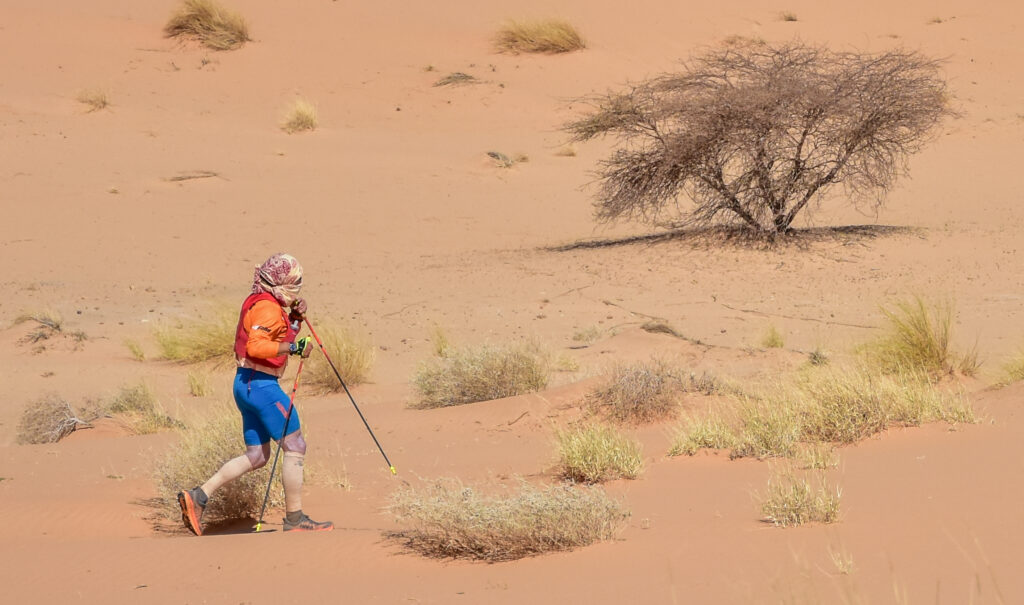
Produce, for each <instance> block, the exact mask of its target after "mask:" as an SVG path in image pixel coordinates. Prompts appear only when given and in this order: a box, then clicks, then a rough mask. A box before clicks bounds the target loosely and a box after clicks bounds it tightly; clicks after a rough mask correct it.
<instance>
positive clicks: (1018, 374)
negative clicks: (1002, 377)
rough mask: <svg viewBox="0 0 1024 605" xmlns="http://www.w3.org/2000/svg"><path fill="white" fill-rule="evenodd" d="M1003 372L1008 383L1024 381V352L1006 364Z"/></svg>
mask: <svg viewBox="0 0 1024 605" xmlns="http://www.w3.org/2000/svg"><path fill="white" fill-rule="evenodd" d="M1003 372H1004V373H1005V374H1006V382H1007V383H1010V382H1017V381H1020V380H1024V351H1022V352H1020V353H1018V354H1017V355H1016V356H1014V357H1013V358H1012V359H1010V361H1008V362H1006V364H1005V365H1004V366H1003Z"/></svg>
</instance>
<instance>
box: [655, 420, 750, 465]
mask: <svg viewBox="0 0 1024 605" xmlns="http://www.w3.org/2000/svg"><path fill="white" fill-rule="evenodd" d="M737 443H738V441H737V437H736V434H735V432H734V430H733V428H732V427H731V426H730V425H729V423H728V422H726V421H725V420H723V419H722V418H721V416H719V415H718V414H714V413H713V414H710V415H708V416H705V417H703V418H699V419H697V418H688V419H686V421H685V422H684V423H683V424H682V426H680V427H679V429H677V431H676V434H675V437H674V438H673V440H672V447H671V449H669V451H668V455H669V456H681V455H684V454H685V455H687V456H693V455H694V454H696V453H697V452H698V451H700V450H702V449H712V450H727V449H732V448H734V447H736V445H737Z"/></svg>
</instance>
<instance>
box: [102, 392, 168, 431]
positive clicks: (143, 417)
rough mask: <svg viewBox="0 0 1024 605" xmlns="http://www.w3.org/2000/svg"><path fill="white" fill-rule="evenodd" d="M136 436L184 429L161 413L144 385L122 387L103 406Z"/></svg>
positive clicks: (154, 399)
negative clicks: (164, 430)
mask: <svg viewBox="0 0 1024 605" xmlns="http://www.w3.org/2000/svg"><path fill="white" fill-rule="evenodd" d="M104 409H105V410H106V412H108V413H110V414H113V415H114V416H116V417H117V418H118V420H120V421H121V423H122V424H123V425H124V426H125V427H126V428H127V429H128V430H130V431H131V432H132V433H135V434H136V435H148V434H150V433H155V432H157V431H159V430H161V429H170V428H184V425H183V424H182V423H181V422H179V421H177V420H175V419H174V418H171V417H170V416H168V415H167V414H165V413H164V412H163V410H162V409H161V408H160V405H159V404H158V403H157V401H156V398H155V397H154V396H153V392H152V391H151V390H150V389H149V387H148V386H146V385H145V384H144V383H140V384H137V385H135V386H129V387H122V388H121V391H120V392H119V393H118V394H117V395H115V396H114V398H113V399H111V400H110V401H109V402H107V403H106V405H105V406H104Z"/></svg>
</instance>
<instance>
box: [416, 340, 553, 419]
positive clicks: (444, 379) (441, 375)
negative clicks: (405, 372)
mask: <svg viewBox="0 0 1024 605" xmlns="http://www.w3.org/2000/svg"><path fill="white" fill-rule="evenodd" d="M550 372H551V364H550V359H549V356H548V355H546V354H545V353H543V352H542V351H540V350H539V348H538V347H537V346H536V345H533V344H526V345H519V346H499V347H495V346H488V345H484V346H481V347H479V348H475V349H474V348H449V350H448V353H447V355H446V356H444V357H441V358H439V359H436V360H431V361H428V362H425V363H423V364H421V365H420V367H419V369H418V370H417V372H416V376H415V377H414V378H413V382H414V383H415V385H416V389H417V390H418V391H419V393H420V401H419V403H418V404H416V405H415V406H414V407H420V408H436V407H445V406H450V405H460V404H464V403H473V402H476V401H490V400H492V399H501V398H503V397H512V396H513V395H522V394H523V393H533V392H535V391H539V390H541V389H543V388H544V387H546V386H547V384H548V378H549V375H550Z"/></svg>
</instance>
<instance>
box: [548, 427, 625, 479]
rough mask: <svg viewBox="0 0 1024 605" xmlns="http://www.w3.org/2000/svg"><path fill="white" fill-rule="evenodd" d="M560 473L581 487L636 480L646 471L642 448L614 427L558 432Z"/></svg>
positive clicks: (584, 428) (583, 428) (581, 428)
mask: <svg viewBox="0 0 1024 605" xmlns="http://www.w3.org/2000/svg"><path fill="white" fill-rule="evenodd" d="M555 435H556V438H557V440H558V456H559V466H560V473H561V475H562V477H563V478H565V479H568V480H570V481H576V482H578V483H601V482H604V481H610V480H612V479H619V478H623V479H636V478H637V477H638V476H639V475H640V471H641V470H642V469H643V457H642V456H641V454H640V444H639V443H638V442H636V441H634V440H632V439H630V438H628V437H626V436H624V435H622V434H620V433H619V432H618V431H616V430H615V429H614V428H612V427H610V426H588V427H580V428H576V429H570V430H565V431H557V432H556V434H555Z"/></svg>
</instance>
